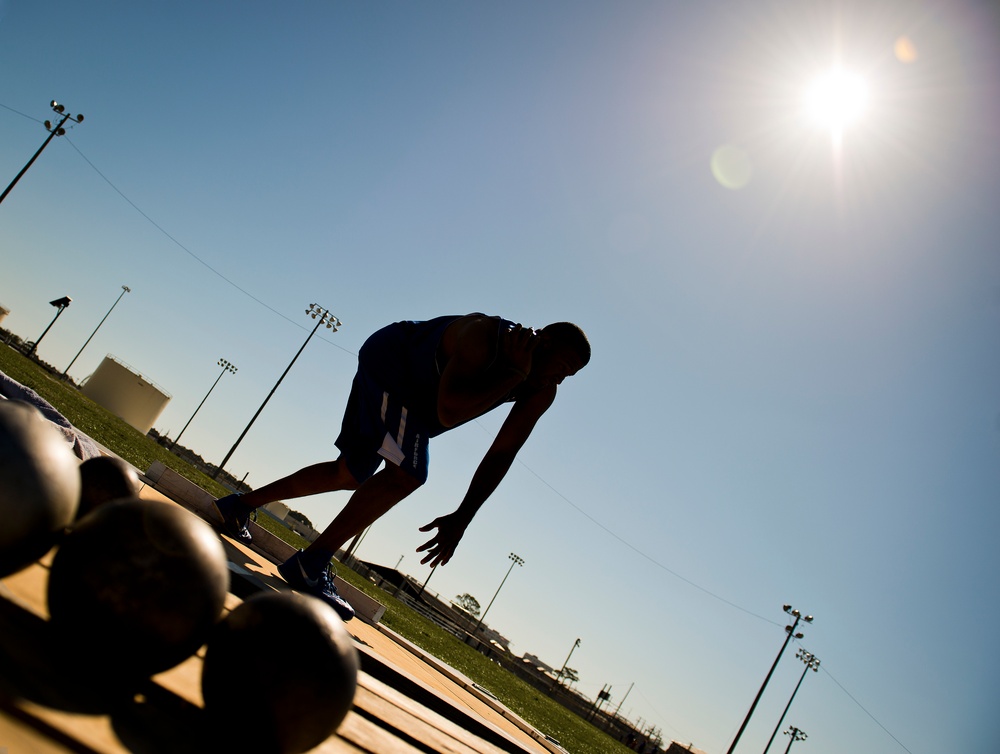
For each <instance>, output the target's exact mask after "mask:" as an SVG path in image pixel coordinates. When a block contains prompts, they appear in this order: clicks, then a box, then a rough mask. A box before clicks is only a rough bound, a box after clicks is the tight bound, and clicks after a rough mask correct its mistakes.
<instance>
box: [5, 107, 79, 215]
mask: <svg viewBox="0 0 1000 754" xmlns="http://www.w3.org/2000/svg"><path fill="white" fill-rule="evenodd" d="M49 107H51V108H52V110H53V111H54V112H56V113H59V115H61V116H62V120H60V121H59V122H58V123H57V124H56V125H55V126H53V125H52V121H49V120H47V121H45V123H44V125H45V130H46V131H48V132H49V135H48V138H46V139H45V141H43V142H42V146H40V147H39V148H38V151H37V152H35V154H33V155H32V156H31V159H30V160H28V163H27V164H26V165H25V166H24V167H23V168H21V171H20V172H19V173H18V174H17V175H16V176H14V180H13V181H11V182H10V185H9V186H7V188H6V189H4V192H3V193H2V194H0V203H2V202H3V200H4V199H6V198H7V194H9V193H10V192H11V190H12V189H13V188H14V186H15V185H16V184H17V182H18V181H19V180H21V176H22V175H24V174H25V173H27V172H28V168H30V167H31V166H32V164H33V163H34V162H35V160H37V159H38V155H40V154H41V153H42V150H44V149H45V147H47V146H48V145H49V142H50V141H52V139H53V137H55V136H65V135H66V129H65V128H63V124H64V123H65V122H66V121H67V120H69V119H70V118H73V119H74V120H75V121H76V122H77V123H83V116H82V115H79V114H78V115H76V116H75V117H74V116H73V114H72V113H68V112H66V106H65V105H60V104H59V103H58V102H56V101H55V100H52V101H51V102H50V103H49Z"/></svg>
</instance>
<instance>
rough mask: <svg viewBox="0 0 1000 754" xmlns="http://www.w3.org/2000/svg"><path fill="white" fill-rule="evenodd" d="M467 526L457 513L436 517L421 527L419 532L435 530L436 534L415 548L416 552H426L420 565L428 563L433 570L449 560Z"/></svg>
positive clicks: (465, 521) (466, 522)
mask: <svg viewBox="0 0 1000 754" xmlns="http://www.w3.org/2000/svg"><path fill="white" fill-rule="evenodd" d="M468 525H469V522H468V521H467V520H466V519H465V518H464V517H461V516H459V515H458V514H457V513H449V514H448V515H446V516H438V517H437V518H435V519H434V520H433V521H431V522H430V523H429V524H427V525H426V526H421V527H420V531H430V530H431V529H437V534H435V535H434V536H433V537H431V538H430V539H429V540H427V541H426V542H424V543H423V544H422V545H420V547H418V548H417V552H423V551H424V550H427V551H428V552H427V554H426V555H424V557H423V560H421V561H420V563H421V565H423V564H425V563H430V564H431V567H432V568H435V567H437V566H439V565H444V564H445V563H447V562H448V561H449V560H451V556H452V555H454V554H455V548H456V547H458V543H459V542H461V541H462V535H463V534H465V527H466V526H468Z"/></svg>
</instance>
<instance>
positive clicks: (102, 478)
mask: <svg viewBox="0 0 1000 754" xmlns="http://www.w3.org/2000/svg"><path fill="white" fill-rule="evenodd" d="M138 493H139V475H138V474H137V473H136V472H135V469H133V468H132V466H130V465H129V464H127V463H125V461H123V460H122V459H120V458H115V457H114V456H96V457H94V458H88V459H87V460H86V461H84V462H83V463H81V464H80V507H79V509H78V510H77V512H76V517H77V518H78V519H80V518H83V517H84V516H86V515H87V514H88V513H90V512H91V511H92V510H94V509H96V508H97V507H98V506H100V505H102V504H103V503H107V502H110V501H112V500H121V499H123V498H127V497H135V496H136V495H138Z"/></svg>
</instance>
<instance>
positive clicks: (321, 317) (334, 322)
mask: <svg viewBox="0 0 1000 754" xmlns="http://www.w3.org/2000/svg"><path fill="white" fill-rule="evenodd" d="M306 314H308V315H309V316H310V317H312V318H313V319H315V320H316V326H315V327H314V328H313V329H312V330H311V331H310V332H309V335H308V337H306V342H305V343H303V344H302V347H301V348H299V350H298V352H297V353H296V354H295V356H293V357H292V360H291V362H289V364H288V366H287V367H285V371H284V372H282V373H281V376H280V377H279V378H278V381H277V382H276V383H274V387H273V388H271V392H270V393H268V394H267V398H265V399H264V402H263V403H261V404H260V408H258V409H257V413H255V414H254V415H253V418H252V419H251V420H250V423H249V424H247V426H246V429H244V430H243V432H242V434H240V436H239V437H238V438H237V440H236V442H235V443H234V444H233V447H231V448H230V449H229V452H228V453H226V457H225V458H223V459H222V463H220V464H219V465H218V467H216V469H215V473H214V474H212V479H217V478H218V476H219V474H221V473H222V469H223V468H225V465H226V462H228V461H229V459H230V458H231V457H232V455H233V453H235V452H236V448H238V447H239V446H240V443H241V442H243V438H244V437H246V435H247V432H249V431H250V427H252V426H253V423H254V422H255V421H257V417H258V416H260V412H261V411H263V410H264V406H266V405H267V402H268V401H269V400H271V396H272V395H274V391H275V390H277V389H278V385H280V384H281V381H282V380H283V379H285V375H286V374H288V372H289V370H290V369H291V368H292V365H294V364H295V361H296V359H298V358H299V356H300V355H301V354H302V352H303V351H304V350H306V346H307V345H309V341H310V340H312V336H313V335H315V334H316V331H317V330H318V329H319V326H320V325H326V327H327V329H328V330H333V331H334V332H337V330H339V329H340V326H341V325H343V324H344V323H343V322H341V321H340V320H339V319H338V318H337V317H335V316H333V315H332V314H330V310H329V309H324V308H323V307H322V306H319V305H318V304H309V308H308V309H306Z"/></svg>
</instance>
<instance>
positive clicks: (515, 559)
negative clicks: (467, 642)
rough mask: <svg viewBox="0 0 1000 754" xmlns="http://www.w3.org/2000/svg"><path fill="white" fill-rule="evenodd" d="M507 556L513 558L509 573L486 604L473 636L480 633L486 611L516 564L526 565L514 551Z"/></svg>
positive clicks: (491, 605)
mask: <svg viewBox="0 0 1000 754" xmlns="http://www.w3.org/2000/svg"><path fill="white" fill-rule="evenodd" d="M507 557H508V558H510V560H511V564H510V568H508V569H507V574H506V575H505V576H504V577H503V581H501V582H500V586H498V587H497V591H496V594H494V595H493V599H492V600H490V604H488V605H487V606H486V609H485V610H483V614H482V615H480V616H479V622H478V623H477V624H476V627H475V629H473V631H472V635H473V636H475V635H476V634H478V633H479V627H480V626H481V625H483V618H485V617H486V613H488V612H489V611H490V608H491V607H493V602H494V600H496V598H497V595H498V594H500V590H501V589H503V585H504V584H505V583H506V582H507V576H510V572H511V571H513V570H514V566H516V565H519V566H523V565H524V560H523V559H522V558H521V557H519V556H518V555H516V554H514V553H511V554H510V555H508V556H507Z"/></svg>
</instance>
